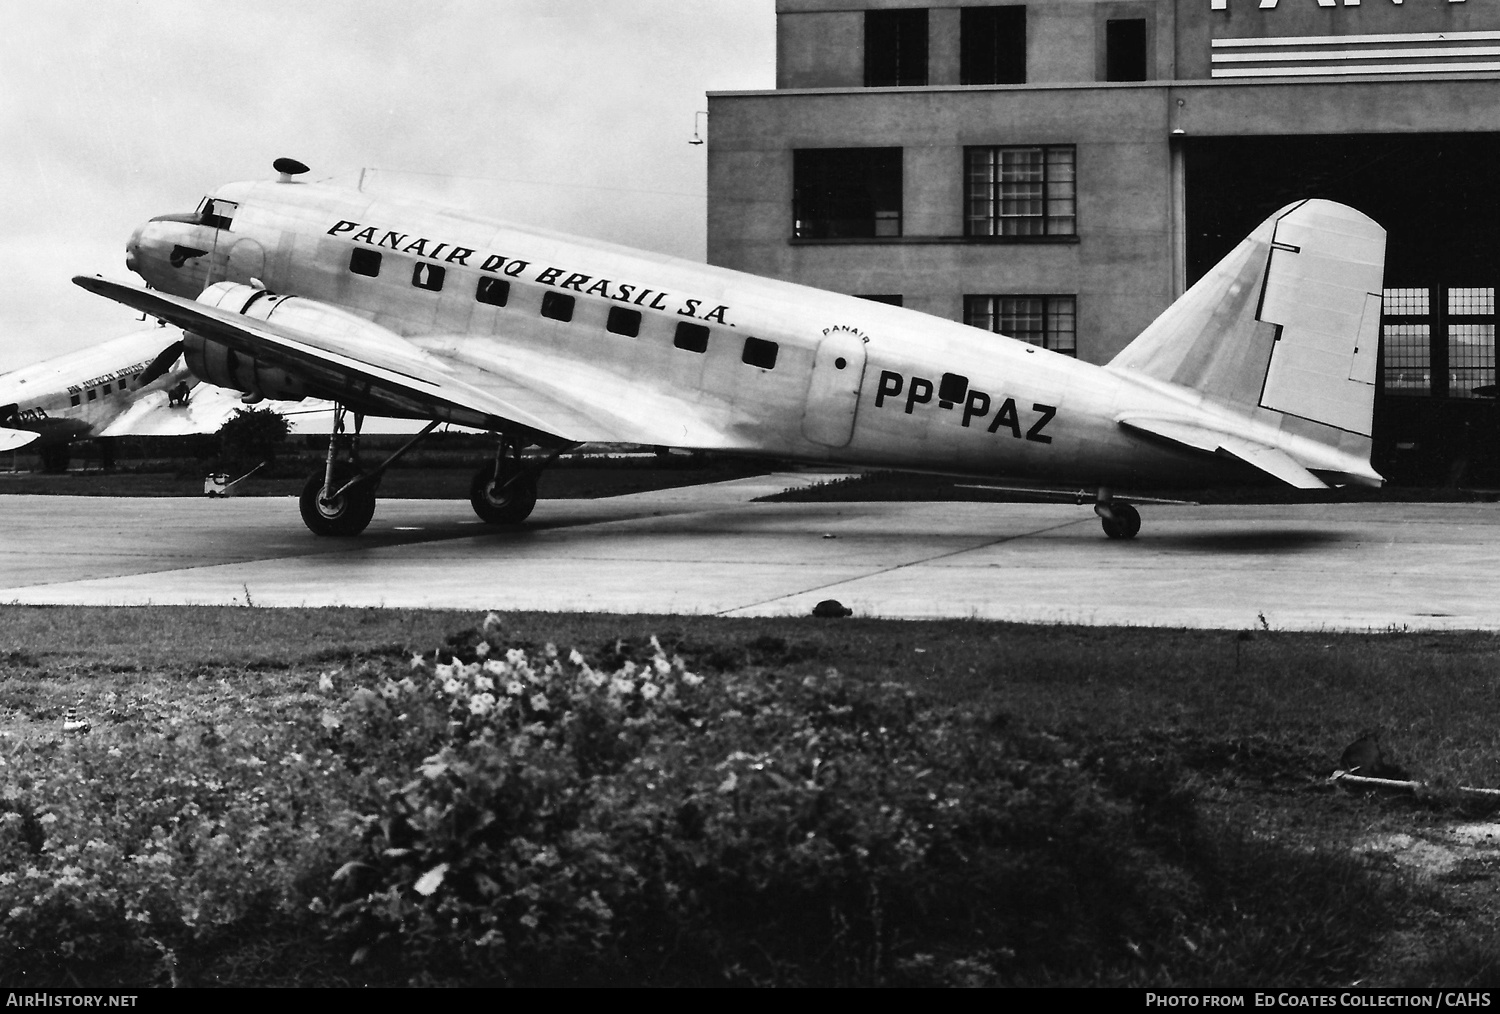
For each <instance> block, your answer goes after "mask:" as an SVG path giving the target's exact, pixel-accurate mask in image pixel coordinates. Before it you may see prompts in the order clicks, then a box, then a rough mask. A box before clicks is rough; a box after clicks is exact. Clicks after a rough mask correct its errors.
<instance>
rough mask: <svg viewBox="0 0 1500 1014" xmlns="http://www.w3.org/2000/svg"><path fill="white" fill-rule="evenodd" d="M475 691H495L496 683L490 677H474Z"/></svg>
mask: <svg viewBox="0 0 1500 1014" xmlns="http://www.w3.org/2000/svg"><path fill="white" fill-rule="evenodd" d="M474 689H475V690H493V689H495V681H494V680H492V679H490V678H489V677H488V676H475V677H474Z"/></svg>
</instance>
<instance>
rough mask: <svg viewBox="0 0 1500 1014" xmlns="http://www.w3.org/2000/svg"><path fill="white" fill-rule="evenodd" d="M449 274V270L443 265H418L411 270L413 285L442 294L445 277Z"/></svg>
mask: <svg viewBox="0 0 1500 1014" xmlns="http://www.w3.org/2000/svg"><path fill="white" fill-rule="evenodd" d="M447 273H448V272H447V269H446V268H444V267H443V266H442V265H441V264H418V265H417V266H416V267H414V268H412V270H411V283H412V284H413V285H415V286H416V287H417V288H419V289H427V290H428V291H430V292H441V291H442V290H443V276H444V275H445V274H447Z"/></svg>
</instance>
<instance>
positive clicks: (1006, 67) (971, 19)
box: [958, 5, 1026, 85]
mask: <svg viewBox="0 0 1500 1014" xmlns="http://www.w3.org/2000/svg"><path fill="white" fill-rule="evenodd" d="M958 31H959V72H958V73H959V83H960V84H966V85H986V84H1025V83H1026V8H1025V6H1024V5H1016V6H1009V7H965V8H963V9H962V13H961V14H960V15H959V27H958Z"/></svg>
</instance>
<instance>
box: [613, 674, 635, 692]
mask: <svg viewBox="0 0 1500 1014" xmlns="http://www.w3.org/2000/svg"><path fill="white" fill-rule="evenodd" d="M634 689H635V684H634V683H632V682H631V681H630V680H628V679H624V678H623V677H620V676H616V677H615V678H614V679H612V680H610V681H609V692H610V693H612V694H628V693H630V692H631V691H632V690H634Z"/></svg>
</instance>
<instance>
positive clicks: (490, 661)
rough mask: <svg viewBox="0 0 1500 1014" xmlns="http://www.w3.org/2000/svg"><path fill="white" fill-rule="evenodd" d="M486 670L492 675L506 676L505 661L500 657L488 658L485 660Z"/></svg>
mask: <svg viewBox="0 0 1500 1014" xmlns="http://www.w3.org/2000/svg"><path fill="white" fill-rule="evenodd" d="M484 671H485V672H487V673H489V674H490V675H491V676H504V675H505V663H504V662H501V661H500V660H499V659H494V658H487V659H485V660H484Z"/></svg>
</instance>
